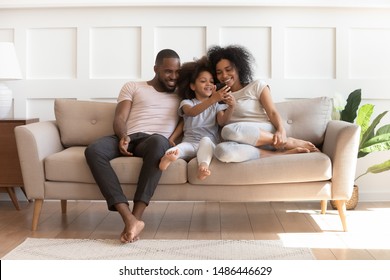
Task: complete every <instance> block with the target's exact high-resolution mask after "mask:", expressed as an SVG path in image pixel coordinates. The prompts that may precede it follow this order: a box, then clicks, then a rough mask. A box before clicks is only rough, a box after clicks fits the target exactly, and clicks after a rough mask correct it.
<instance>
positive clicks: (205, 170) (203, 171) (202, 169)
mask: <svg viewBox="0 0 390 280" xmlns="http://www.w3.org/2000/svg"><path fill="white" fill-rule="evenodd" d="M210 174H211V171H210V169H209V166H208V164H207V163H204V162H202V163H201V164H199V167H198V179H200V180H204V179H206V177H207V176H210Z"/></svg>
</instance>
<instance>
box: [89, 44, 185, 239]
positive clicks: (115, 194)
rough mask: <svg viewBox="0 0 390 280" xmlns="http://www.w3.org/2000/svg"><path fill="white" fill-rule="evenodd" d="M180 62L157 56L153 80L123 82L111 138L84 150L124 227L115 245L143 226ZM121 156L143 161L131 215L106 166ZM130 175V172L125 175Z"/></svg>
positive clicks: (171, 119) (174, 119)
mask: <svg viewBox="0 0 390 280" xmlns="http://www.w3.org/2000/svg"><path fill="white" fill-rule="evenodd" d="M179 69H180V58H179V56H178V54H177V53H176V52H175V51H173V50H170V49H164V50H162V51H160V52H159V53H158V54H157V56H156V61H155V66H154V72H155V76H154V78H153V79H152V80H150V81H147V82H128V83H126V84H125V85H124V86H123V87H122V89H121V92H120V94H119V97H118V105H117V107H116V111H115V118H114V132H115V135H112V136H107V137H103V138H101V139H99V140H97V141H96V142H94V143H92V144H91V145H89V146H88V147H87V149H86V150H85V157H86V159H87V163H88V165H89V167H90V169H91V171H92V174H93V176H94V178H95V181H96V183H97V184H98V186H99V188H100V191H101V192H102V194H103V196H104V197H105V199H106V201H107V206H108V209H109V210H111V211H118V212H119V214H120V215H121V217H122V219H123V222H124V224H125V227H124V230H123V232H122V233H121V236H120V240H121V242H123V243H128V242H134V241H136V240H137V239H138V236H139V234H140V233H141V231H142V230H143V228H144V226H145V224H144V222H143V221H142V220H141V218H142V214H143V213H144V210H145V208H146V207H147V206H148V204H149V201H150V199H151V197H152V196H153V193H154V191H155V189H156V187H157V184H158V182H159V180H160V177H161V174H162V171H161V170H160V169H159V167H158V166H159V162H160V158H161V157H162V156H163V155H164V154H165V151H166V150H167V149H168V148H169V147H170V144H169V141H168V137H169V136H170V135H171V134H172V133H173V131H174V129H175V127H176V125H177V123H178V115H177V108H178V106H179V98H178V96H177V95H176V94H175V88H176V82H177V78H178V71H179ZM120 156H136V157H142V158H143V164H142V168H141V172H140V174H139V178H138V184H137V190H136V192H135V195H134V200H133V201H134V206H133V210H132V211H131V210H130V208H129V203H128V201H127V198H126V196H125V195H124V193H123V191H122V188H121V185H120V183H119V180H118V177H117V176H116V174H115V172H114V170H113V168H112V167H111V165H110V160H112V159H114V158H116V157H120ZM129 172H131V170H129Z"/></svg>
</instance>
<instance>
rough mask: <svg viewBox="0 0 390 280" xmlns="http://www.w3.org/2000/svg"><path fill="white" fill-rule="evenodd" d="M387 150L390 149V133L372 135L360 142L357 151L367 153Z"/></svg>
mask: <svg viewBox="0 0 390 280" xmlns="http://www.w3.org/2000/svg"><path fill="white" fill-rule="evenodd" d="M388 150H390V133H387V134H381V135H378V136H375V137H372V138H371V139H369V140H368V141H366V142H365V143H363V144H362V146H361V147H360V149H359V152H362V153H366V154H367V153H372V152H380V151H388Z"/></svg>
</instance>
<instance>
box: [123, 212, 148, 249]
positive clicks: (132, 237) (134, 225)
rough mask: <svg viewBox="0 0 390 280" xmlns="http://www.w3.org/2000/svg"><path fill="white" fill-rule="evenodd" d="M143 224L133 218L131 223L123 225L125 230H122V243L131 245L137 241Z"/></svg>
mask: <svg viewBox="0 0 390 280" xmlns="http://www.w3.org/2000/svg"><path fill="white" fill-rule="evenodd" d="M144 227H145V223H144V222H143V221H140V220H137V219H136V218H135V217H134V219H132V221H131V222H129V223H125V228H124V229H123V231H122V233H121V236H120V240H121V242H122V243H132V242H135V241H137V240H138V239H139V235H140V233H141V231H142V230H143V229H144Z"/></svg>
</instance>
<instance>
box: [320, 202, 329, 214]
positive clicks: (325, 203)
mask: <svg viewBox="0 0 390 280" xmlns="http://www.w3.org/2000/svg"><path fill="white" fill-rule="evenodd" d="M327 208H328V201H327V200H321V214H325V213H326V209H327Z"/></svg>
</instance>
